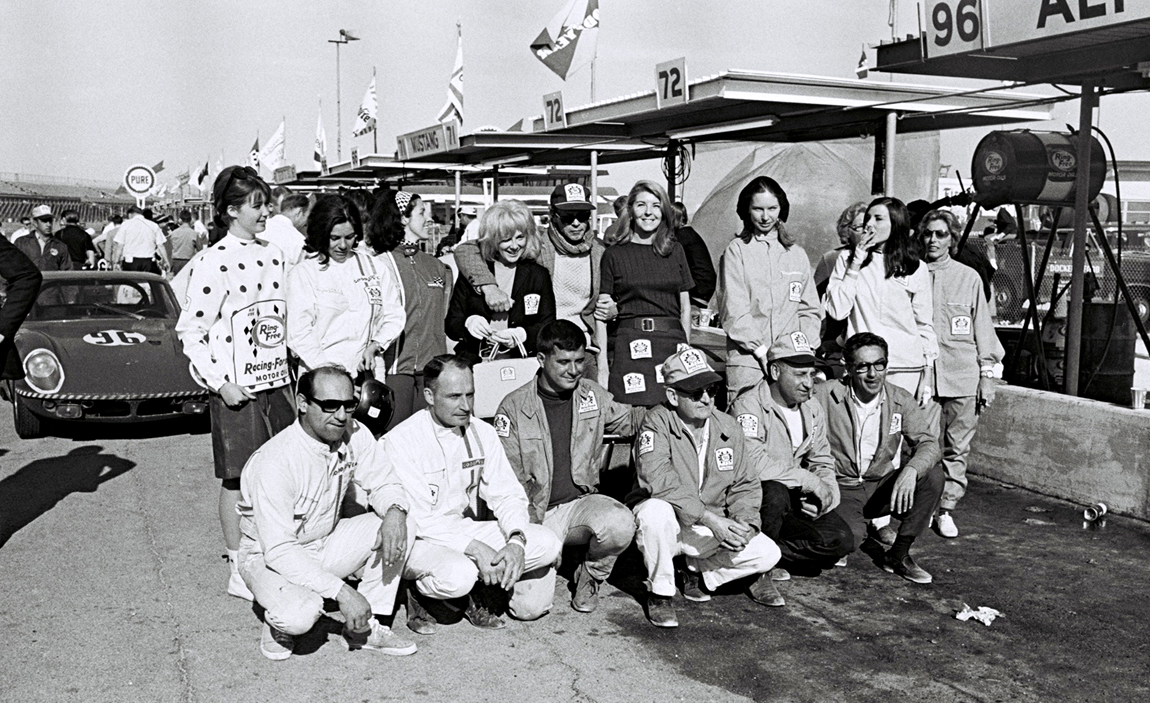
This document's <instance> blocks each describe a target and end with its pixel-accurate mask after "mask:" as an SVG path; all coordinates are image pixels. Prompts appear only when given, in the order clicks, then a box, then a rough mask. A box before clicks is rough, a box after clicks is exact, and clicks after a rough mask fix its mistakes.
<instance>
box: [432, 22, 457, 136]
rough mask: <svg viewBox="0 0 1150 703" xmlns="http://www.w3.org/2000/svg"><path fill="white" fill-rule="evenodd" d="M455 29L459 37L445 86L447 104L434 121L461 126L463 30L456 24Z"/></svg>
mask: <svg viewBox="0 0 1150 703" xmlns="http://www.w3.org/2000/svg"><path fill="white" fill-rule="evenodd" d="M455 28H456V32H457V34H458V36H459V40H458V43H457V45H456V49H455V68H454V69H452V71H451V80H450V81H449V82H448V84H447V102H446V103H444V105H443V109H441V110H440V111H439V117H436V118H435V119H436V120H438V121H440V122H444V123H447V122H451V121H455V122H458V123H459V124H463V29H462V28H460V26H459V25H458V24H457V25H455Z"/></svg>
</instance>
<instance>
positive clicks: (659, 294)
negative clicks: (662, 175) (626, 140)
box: [599, 181, 695, 407]
mask: <svg viewBox="0 0 1150 703" xmlns="http://www.w3.org/2000/svg"><path fill="white" fill-rule="evenodd" d="M675 224H676V221H675V213H674V210H673V209H672V207H671V201H670V199H669V198H667V192H666V191H664V190H663V188H662V187H661V186H659V184H657V183H654V182H652V181H639V182H638V183H636V184H635V185H634V186H633V187H632V188H631V192H630V193H629V194H628V195H627V205H626V207H625V208H624V209H623V215H622V216H621V217H620V219H619V227H618V228H617V229H616V230H615V231H614V232H612V233H611V234H610V236H608V237H607V238H606V242H607V251H606V252H604V253H603V262H602V264H601V274H600V289H599V292H600V293H603V294H606V295H608V296H610V297H611V299H612V300H613V301H614V302H615V304H616V305H617V306H618V308H619V316H618V317H617V318H616V319H615V320H614V321H613V322H612V323H611V324H610V325H609V326H608V327H607V335H608V336H607V359H608V361H607V365H608V367H609V368H610V370H611V375H610V379H609V381H608V390H610V391H611V393H612V394H613V395H614V396H615V398H616V399H617V400H619V402H622V403H627V404H629V405H645V406H648V407H650V406H654V405H658V404H659V403H661V402H663V400H664V398H665V397H666V395H665V393H664V392H663V381H662V373H661V371H662V370H661V368H659V365H660V364H661V363H662V361H663V360H664V359H666V358H667V357H668V356H670V355H671V354H674V353H675V351H676V350H677V349H678V346H679V345H680V344H687V343H689V342H690V338H689V335H690V330H691V301H690V298H689V294H688V291H690V290H691V289H692V288H694V287H695V280H694V278H692V277H691V269H690V266H689V265H688V263H687V256H686V254H684V252H683V247H682V246H680V245H679V243H678V242H677V241H676V240H675Z"/></svg>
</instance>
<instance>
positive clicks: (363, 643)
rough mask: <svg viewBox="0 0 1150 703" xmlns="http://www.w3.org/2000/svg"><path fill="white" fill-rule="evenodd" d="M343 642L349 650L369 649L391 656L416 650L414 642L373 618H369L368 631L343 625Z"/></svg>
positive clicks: (411, 652)
mask: <svg viewBox="0 0 1150 703" xmlns="http://www.w3.org/2000/svg"><path fill="white" fill-rule="evenodd" d="M343 642H344V644H345V645H347V648H348V649H349V650H356V649H370V650H373V651H376V652H379V653H380V654H390V655H391V656H393V657H403V656H407V655H408V654H415V650H416V647H415V643H414V642H412V641H411V640H408V639H404V638H403V637H400V636H399V635H397V634H395V633H394V632H392V631H391V628H390V627H388V626H387V625H383V624H381V623H380V622H379V621H378V620H376V619H374V618H372V620H371V630H369V631H368V632H351V631H349V630H348V629H347V628H346V627H345V628H344V630H343Z"/></svg>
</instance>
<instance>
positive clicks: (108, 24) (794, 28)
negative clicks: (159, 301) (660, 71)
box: [0, 0, 1150, 188]
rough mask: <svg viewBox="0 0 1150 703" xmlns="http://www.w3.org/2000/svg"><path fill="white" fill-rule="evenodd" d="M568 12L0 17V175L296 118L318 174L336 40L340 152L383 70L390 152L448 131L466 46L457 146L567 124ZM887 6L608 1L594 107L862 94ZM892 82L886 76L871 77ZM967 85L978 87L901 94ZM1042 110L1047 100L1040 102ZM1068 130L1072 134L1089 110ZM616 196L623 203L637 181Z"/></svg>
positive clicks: (202, 154)
mask: <svg viewBox="0 0 1150 703" xmlns="http://www.w3.org/2000/svg"><path fill="white" fill-rule="evenodd" d="M563 4H564V0H533V1H531V0H470V1H466V0H443V1H432V0H421V1H416V0H389V1H386V2H384V1H375V2H369V1H366V0H333V1H328V0H324V1H322V2H321V1H320V0H309V1H304V0H281V1H280V2H270V1H268V0H251V1H243V2H237V1H236V0H229V1H226V2H225V1H223V0H192V1H190V2H156V1H155V0H98V1H97V2H76V1H75V0H4V1H3V3H0V66H3V67H4V68H3V70H2V71H0V125H3V126H4V137H3V139H0V172H18V173H26V174H44V175H51V176H63V177H72V178H84V179H94V180H100V181H106V182H118V181H119V180H120V179H121V178H122V176H123V173H124V170H125V169H126V168H127V167H128V166H130V165H132V164H135V163H144V164H147V165H151V164H154V163H156V162H158V161H160V160H163V161H164V163H165V166H166V169H167V170H166V173H165V174H161V178H160V180H161V182H163V181H164V180H165V178H164V177H165V176H167V177H168V178H174V176H175V174H176V173H178V172H180V171H183V170H184V169H186V168H191V169H192V170H193V171H194V170H195V168H197V167H198V166H200V165H202V164H203V162H204V161H205V160H208V159H210V160H211V161H212V162H213V163H214V162H215V160H216V158H217V157H218V156H220V155H221V154H222V156H223V159H224V162H225V163H229V164H230V163H238V162H239V161H240V160H241V159H243V158H245V157H246V154H247V153H248V151H249V149H250V147H251V145H252V142H253V141H254V140H255V139H256V136H257V134H258V135H259V136H260V138H261V141H266V139H267V138H268V137H269V136H271V134H272V133H273V132H274V131H275V129H276V127H277V126H278V125H279V123H280V121H281V119H285V120H286V146H287V161H288V163H293V164H295V165H296V166H297V167H298V168H299V169H300V170H305V169H310V168H311V167H312V158H311V155H312V145H313V140H314V134H315V127H316V118H317V114H318V113H319V110H320V104H321V101H322V114H323V122H324V126H325V127H326V130H327V135H328V149H329V161H332V162H334V161H335V158H334V157H335V149H336V66H335V48H334V45H333V44H330V43H327V41H326V40H328V39H335V38H336V37H338V35H339V30H340V29H347V30H352V31H354V32H356V33H357V34H358V36H360V37H361V41H358V42H354V43H351V44H347V45H344V46H343V47H342V48H341V49H340V53H341V56H340V59H341V64H342V71H341V82H342V91H341V92H342V98H343V109H342V114H343V134H344V137H343V152H344V155H345V157H346V156H347V155H348V153H349V150H350V147H351V146H352V145H355V146H358V147H359V150H360V153H361V154H363V153H369V152H371V136H370V135H367V136H364V137H359V138H352V137H351V136H350V133H351V128H352V124H353V122H354V118H355V110H356V108H357V106H358V105H359V102H360V99H361V98H362V96H363V93H364V90H365V89H366V87H367V84H368V82H369V81H370V79H371V75H372V70H373V69H375V70H376V72H377V79H378V94H379V134H378V138H379V146H380V151H381V152H383V153H391V152H393V151H394V150H395V136H396V135H397V134H402V133H404V132H409V131H413V130H416V129H420V128H422V127H426V126H430V125H431V124H433V123H434V121H435V117H436V114H437V113H438V111H439V110H440V108H441V107H442V106H443V104H444V102H445V99H446V94H447V93H446V90H447V82H448V79H449V77H450V75H451V71H452V64H453V63H454V59H455V50H456V22H459V23H460V24H461V26H462V31H463V43H464V125H463V133H465V134H466V133H468V132H470V131H474V130H475V129H476V128H478V127H481V126H495V127H499V128H506V127H508V126H510V125H511V124H512V123H514V122H515V121H516V120H518V119H519V118H521V117H524V116H531V115H538V114H540V113H541V112H542V96H543V95H544V94H545V93H549V92H552V91H556V90H563V91H564V99H565V102H566V104H567V105H568V107H569V109H570V108H571V107H575V106H578V105H582V104H585V103H587V102H590V100H589V99H590V71H589V70H582V71H579V72H577V73H574V74H571V75H569V76H568V80H567V81H566V83H564V82H563V81H561V80H560V79H559V78H558V77H557V76H556V75H554V74H553V73H551V72H550V71H549V70H548V69H547V68H546V67H544V66H543V64H541V63H540V62H539V61H538V60H536V59H535V58H534V56H533V55H532V54H531V52H530V50H529V49H528V45H529V44H530V42H531V41H532V40H533V39H534V38H535V36H536V35H537V34H538V33H539V31H540V30H541V29H542V28H543V26H544V25H545V24H546V23H547V21H548V20H549V19H550V18H551V17H552V16H553V15H554V14H555V13H556V12H557V11H558V10H559V9H560V7H561V6H562V5H563ZM889 8H890V2H889V1H888V0H695V1H693V2H688V1H684V0H657V1H654V0H600V23H601V29H600V31H599V38H598V60H597V64H596V97H597V98H598V99H600V100H602V99H607V98H611V97H618V96H622V95H625V94H629V93H635V92H638V91H643V90H649V89H650V88H652V87H653V83H654V77H653V69H654V65H655V64H656V63H659V62H661V61H665V60H668V59H672V58H676V57H679V56H685V57H686V60H687V69H688V73H689V75H690V76H691V77H693V78H701V77H703V76H706V75H711V74H715V73H718V72H720V71H724V70H728V69H749V70H761V71H777V72H786V73H806V74H815V75H824V76H834V77H840V78H854V75H855V73H854V72H855V67H856V66H857V64H858V59H859V54H860V51H861V50H862V47H863V45H864V44H872V45H873V44H876V43H877V42H879V41H880V40H889V39H890V37H891V27H890V26H888V15H889ZM897 15H898V16H897V25H896V28H895V31H896V32H898V34H899V35H905V34H906V33H907V32H910V31H917V20H916V19H915V8H914V6H913V3H911V2H910V1H909V0H900V1H899V2H898V3H897ZM872 77H874V78H878V79H880V80H890V77H889V76H885V75H882V74H872ZM895 80H897V81H905V82H918V83H927V82H933V83H941V84H946V85H955V86H958V87H971V86H978V85H985V84H984V83H976V82H973V81H955V80H948V81H939V80H931V79H926V78H917V77H916V78H914V79H913V80H907V79H906V78H895ZM1028 92H1035V89H1033V88H1031V89H1028ZM1147 107H1150V99H1148V98H1147V97H1146V96H1145V95H1139V96H1134V97H1114V98H1108V99H1107V100H1106V101H1104V104H1103V106H1102V108H1101V114H1100V119H1101V122H1102V125H1103V126H1104V127H1105V128H1107V130H1108V131H1109V132H1110V136H1111V139H1112V140H1113V141H1114V142H1115V146H1116V148H1117V149H1118V152H1119V158H1122V159H1150V140H1146V139H1144V138H1143V134H1142V132H1143V127H1142V124H1143V123H1144V120H1142V119H1140V118H1139V115H1142V114H1145V109H1146V108H1147ZM1055 117H1056V120H1055V122H1053V123H1051V124H1049V125H1047V128H1060V127H1061V123H1062V122H1067V121H1070V122H1077V106H1076V103H1069V104H1067V105H1065V106H1063V107H1060V108H1058V109H1057V110H1056V115H1055ZM986 131H987V130H963V131H960V132H955V133H952V134H946V135H944V136H943V140H942V147H941V148H942V154H941V161H942V163H957V164H960V165H966V169H969V162H970V154H971V152H972V150H973V147H974V145H975V144H976V143H977V140H978V139H979V138H980V137H981V136H982V135H983V134H985V132H986ZM658 169H659V165H658V162H656V161H651V162H645V163H642V164H638V165H633V166H628V167H625V168H623V167H612V176H614V177H615V180H616V181H619V180H621V179H624V178H628V179H632V180H633V178H635V177H638V175H635V174H643V173H646V175H648V176H655V175H657V174H658V173H659V171H658ZM611 180H612V179H611V178H608V179H607V181H606V184H607V185H616V187H620V188H626V187H629V185H630V183H629V182H627V183H622V182H616V183H611Z"/></svg>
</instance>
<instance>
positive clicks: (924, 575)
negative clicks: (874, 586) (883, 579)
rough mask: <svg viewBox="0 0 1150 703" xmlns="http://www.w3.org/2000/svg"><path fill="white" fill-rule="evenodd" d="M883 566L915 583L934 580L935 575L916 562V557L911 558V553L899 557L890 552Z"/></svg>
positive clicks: (885, 569)
mask: <svg viewBox="0 0 1150 703" xmlns="http://www.w3.org/2000/svg"><path fill="white" fill-rule="evenodd" d="M882 568H883V571H886V572H887V573H889V574H898V575H899V576H901V577H903V578H904V579H906V580H907V581H913V582H914V583H932V582H933V581H934V577H933V576H931V575H930V573H929V572H927V570H926V569H924V568H922V567H921V566H919V565H918V564H915V563H914V559H911V558H910V555H909V554H907V555H906V556H905V557H903V558H901V559H897V558H895V557H892V556H891V555H890V554H889V553H888V554H887V555H886V556H885V557H884V559H883V564H882Z"/></svg>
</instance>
